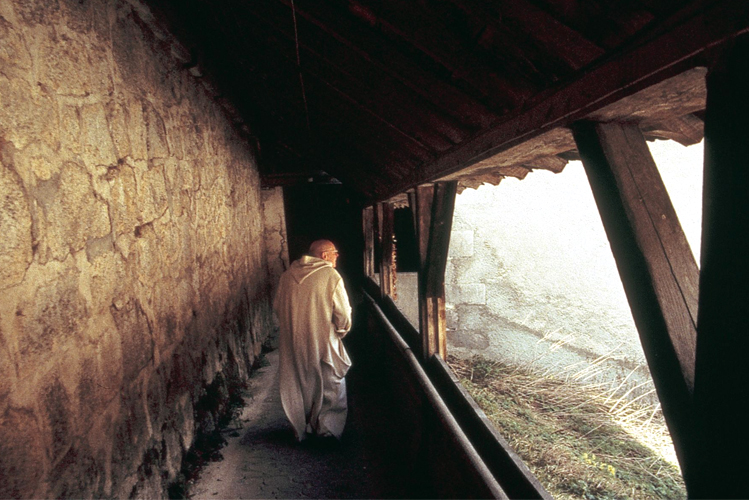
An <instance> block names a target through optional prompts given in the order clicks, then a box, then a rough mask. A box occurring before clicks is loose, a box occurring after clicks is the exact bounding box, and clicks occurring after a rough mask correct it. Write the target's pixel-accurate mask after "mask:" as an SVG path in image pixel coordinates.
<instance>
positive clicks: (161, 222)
mask: <svg viewBox="0 0 749 500" xmlns="http://www.w3.org/2000/svg"><path fill="white" fill-rule="evenodd" d="M154 26H155V25H153V24H152V20H151V19H150V18H149V13H148V10H147V9H145V8H144V7H143V6H142V5H141V4H139V3H138V2H137V1H136V0H127V1H125V0H119V1H118V0H112V1H106V0H92V1H86V2H80V1H78V0H32V1H28V0H23V1H22V0H0V238H2V241H1V242H0V478H2V479H0V497H2V498H19V497H36V498H56V497H78V498H82V497H116V498H122V497H128V496H131V495H134V496H139V497H163V496H165V488H166V485H167V483H169V482H170V481H172V480H174V479H175V477H176V476H177V474H178V472H179V467H180V463H181V459H182V456H183V453H184V452H185V451H186V450H187V449H188V448H189V447H190V446H191V445H192V443H193V441H194V438H195V435H196V432H200V431H210V430H211V428H212V426H213V425H215V421H214V419H215V416H216V415H217V413H218V412H219V410H220V409H221V405H222V404H225V403H226V396H227V394H226V391H227V390H229V389H230V385H231V381H232V380H241V379H242V378H244V377H246V375H247V373H248V371H249V370H250V369H251V367H252V365H253V363H254V361H255V358H256V356H257V355H258V354H259V352H260V348H261V343H262V342H263V340H264V339H265V337H266V335H267V334H268V331H269V329H270V328H271V314H270V307H269V295H270V287H271V282H270V280H269V271H268V262H267V259H268V255H267V254H266V245H265V241H266V240H267V238H264V232H263V231H264V230H263V216H262V210H263V204H262V200H261V192H260V185H259V177H258V172H257V167H256V161H255V158H254V157H253V153H252V151H251V150H249V149H248V147H247V146H246V143H245V142H244V141H243V140H242V139H241V138H240V137H239V136H238V135H237V133H236V132H235V130H234V129H233V128H232V125H231V122H230V121H229V120H228V119H227V118H226V116H225V114H224V112H223V111H222V109H221V108H220V107H218V106H217V105H216V104H215V103H214V102H213V100H212V99H211V98H210V97H209V95H208V94H207V92H206V89H205V88H204V86H203V85H201V84H200V82H199V81H198V80H196V79H195V78H194V77H193V76H191V75H190V74H189V73H188V72H187V70H185V69H184V68H183V65H182V64H180V62H178V61H177V60H176V59H175V58H174V57H173V54H174V53H175V51H176V52H179V51H180V48H179V46H176V45H174V44H173V42H171V41H170V40H171V38H170V37H169V35H168V34H167V33H165V32H163V31H159V30H156V29H155V28H154ZM274 210H276V209H274ZM276 216H277V215H276ZM282 226H283V225H282ZM277 243H279V244H280V242H277ZM273 252H275V253H278V252H279V249H278V248H275V249H274V250H273ZM272 265H273V266H275V265H276V262H275V261H274V262H273V263H272ZM274 269H275V268H274ZM271 272H272V273H275V272H276V271H275V270H272V271H271Z"/></svg>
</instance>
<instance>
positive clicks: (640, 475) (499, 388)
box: [446, 159, 701, 498]
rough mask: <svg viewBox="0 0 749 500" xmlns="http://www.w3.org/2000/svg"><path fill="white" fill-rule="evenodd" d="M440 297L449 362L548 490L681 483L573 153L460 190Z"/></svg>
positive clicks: (671, 487)
mask: <svg viewBox="0 0 749 500" xmlns="http://www.w3.org/2000/svg"><path fill="white" fill-rule="evenodd" d="M656 161H658V159H656ZM672 189H675V188H672ZM700 199H701V198H697V200H700ZM692 202H694V199H693V200H692ZM682 213H684V215H683V217H684V218H685V219H687V218H688V217H689V215H686V213H685V212H684V211H683V210H682ZM680 215H681V213H680ZM682 223H683V224H685V225H688V224H690V223H691V221H687V220H685V221H683V222H682ZM446 301H447V326H448V332H447V335H448V337H447V338H448V353H449V356H448V358H449V362H450V364H451V366H452V367H453V369H454V370H455V371H456V373H457V374H458V375H459V377H460V378H461V380H462V382H463V383H464V385H466V387H467V388H468V389H469V392H471V394H472V395H473V397H474V399H476V401H477V402H478V403H479V405H480V406H482V408H483V409H484V411H485V412H486V413H487V415H488V416H489V417H490V419H492V420H493V421H494V423H495V426H497V428H498V429H499V431H500V432H501V433H502V434H503V435H504V436H505V438H506V439H508V441H509V442H510V444H511V446H512V447H513V448H514V449H515V450H516V451H517V452H518V453H519V455H520V456H521V458H522V459H523V460H524V461H525V463H526V464H527V465H528V466H529V467H530V468H531V470H532V471H533V472H534V474H535V475H536V476H537V477H538V478H539V480H540V481H541V482H542V483H543V484H544V486H545V487H546V488H547V489H548V490H549V492H550V493H551V494H552V495H553V496H554V497H555V498H557V497H558V498H588V497H603V496H606V495H610V496H612V497H618V496H624V495H631V496H636V497H638V498H668V497H673V496H679V497H684V496H685V495H686V493H685V490H684V485H683V481H682V480H681V477H680V473H679V470H678V465H677V461H676V457H675V454H674V452H673V446H672V444H671V442H670V436H669V435H668V431H667V429H666V427H665V423H664V421H663V418H662V415H661V413H660V403H659V401H658V398H657V395H656V393H655V389H654V386H653V383H652V379H651V378H650V373H649V370H648V366H647V362H646V360H645V357H644V354H643V351H642V346H641V344H640V340H639V335H638V333H637V330H636V328H635V325H634V322H633V320H632V315H631V312H630V309H629V304H628V302H627V299H626V296H625V294H624V291H623V288H622V284H621V280H620V278H619V275H618V272H617V268H616V264H615V262H614V258H613V255H612V252H611V248H610V247H609V243H608V240H607V238H606V234H605V231H604V229H603V226H602V223H601V220H600V216H599V214H598V209H597V207H596V204H595V201H594V199H593V196H592V193H591V191H590V186H589V184H588V181H587V177H586V175H585V171H584V169H583V166H582V164H581V163H580V162H570V163H569V164H568V165H567V167H566V168H565V170H564V171H563V172H562V173H560V174H553V173H551V172H546V171H537V172H533V173H532V174H531V175H529V176H528V177H527V178H526V179H524V180H523V181H519V180H517V179H510V178H508V179H505V180H503V181H502V183H501V184H500V185H499V186H482V187H480V188H478V189H475V190H473V189H469V190H466V191H464V192H463V193H462V194H460V195H458V198H457V200H456V206H455V216H454V220H453V229H452V234H451V240H450V253H449V256H448V265H447V273H446ZM555 426H556V427H555Z"/></svg>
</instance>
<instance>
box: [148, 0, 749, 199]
mask: <svg viewBox="0 0 749 500" xmlns="http://www.w3.org/2000/svg"><path fill="white" fill-rule="evenodd" d="M148 4H149V5H150V6H151V8H152V9H153V11H154V12H155V13H156V14H157V15H158V16H160V17H161V18H163V19H164V20H165V21H166V22H167V23H168V24H169V26H170V29H171V30H172V31H173V32H174V33H175V34H176V35H177V37H178V38H179V39H180V40H181V42H182V43H183V44H184V46H185V47H186V48H187V49H188V50H189V52H190V55H189V56H185V62H186V64H188V65H189V66H190V67H191V68H192V71H193V74H195V75H196V76H199V77H200V78H202V79H203V81H204V83H205V85H206V87H207V88H209V89H210V90H211V91H212V92H214V94H215V96H216V98H217V99H219V100H221V101H223V103H224V105H225V106H226V108H227V110H228V111H229V113H230V114H231V116H232V117H233V119H234V120H235V121H236V123H237V126H238V127H239V128H240V129H241V130H243V131H244V133H245V136H246V137H247V139H248V140H250V141H253V142H255V143H256V144H257V146H258V149H259V158H260V168H261V174H262V178H263V182H264V183H265V184H266V185H285V184H289V183H294V182H307V181H308V180H309V179H313V180H318V181H319V180H322V181H328V180H330V178H331V177H333V178H335V179H337V180H339V181H340V182H342V183H343V184H345V185H346V186H348V187H349V188H351V190H352V191H353V192H354V193H356V194H358V195H359V196H360V197H361V198H360V200H361V202H362V203H369V202H373V201H380V200H385V199H389V198H391V197H392V196H394V195H396V194H398V193H402V192H404V191H405V190H407V189H409V188H412V187H414V186H416V185H418V184H420V183H424V182H428V181H433V180H436V179H441V178H452V179H458V180H459V181H460V183H461V184H462V185H463V186H476V185H478V184H480V183H481V182H493V183H496V182H498V181H499V180H500V179H501V178H502V177H503V176H507V175H511V176H516V177H523V176H524V175H525V174H526V173H527V172H528V171H530V170H531V169H536V168H541V169H550V170H553V171H559V170H561V169H562V168H563V167H564V165H565V164H566V162H567V161H568V160H569V159H571V158H575V156H576V146H575V144H574V141H573V140H572V136H571V134H570V133H569V132H568V131H567V129H566V128H565V127H566V126H567V125H569V124H570V123H572V122H573V121H575V120H579V119H583V118H591V119H597V120H608V121H610V120H626V121H637V122H639V123H640V124H641V128H642V129H643V130H644V131H645V132H646V134H647V135H648V136H649V137H653V138H654V137H662V138H673V139H676V140H679V141H680V142H683V143H685V144H689V143H694V142H697V141H699V140H700V138H701V137H702V117H703V115H702V112H703V110H704V107H705V84H704V76H705V73H706V70H705V69H704V67H705V66H708V65H709V62H710V60H711V53H712V51H714V50H716V49H717V48H719V47H720V45H721V44H722V43H724V42H726V41H728V40H730V39H731V38H732V37H734V36H735V35H737V34H740V33H743V32H745V31H747V29H748V27H749V6H747V3H746V1H745V0H712V1H707V0H698V1H694V0H692V1H689V0H495V1H489V0H405V1H404V0H377V1H376V0H243V1H240V0H211V1H208V0H149V1H148ZM654 85H655V86H654ZM625 98H626V99H625Z"/></svg>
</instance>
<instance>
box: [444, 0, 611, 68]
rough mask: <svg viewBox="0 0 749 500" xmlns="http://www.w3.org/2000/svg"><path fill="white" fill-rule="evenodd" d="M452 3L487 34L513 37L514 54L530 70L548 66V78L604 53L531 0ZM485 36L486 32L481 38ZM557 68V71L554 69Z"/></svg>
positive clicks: (456, 0) (457, 0) (454, 0)
mask: <svg viewBox="0 0 749 500" xmlns="http://www.w3.org/2000/svg"><path fill="white" fill-rule="evenodd" d="M451 3H453V4H455V6H456V8H458V9H460V10H464V11H466V12H467V13H469V15H470V16H471V17H473V18H474V19H476V22H478V23H480V24H481V25H483V26H484V32H485V33H486V32H494V33H499V34H501V36H502V37H503V38H508V39H511V40H512V42H511V44H512V45H514V48H513V50H514V51H515V52H516V53H515V54H514V57H515V58H517V59H519V60H521V61H525V65H526V66H527V67H528V69H527V70H526V71H530V72H535V71H537V70H538V69H539V68H546V69H548V70H550V73H548V74H547V76H546V78H548V75H549V74H552V75H555V76H556V77H558V78H559V77H561V76H562V74H563V73H566V72H568V71H569V70H576V69H579V68H582V67H583V66H586V65H588V64H590V63H591V62H592V61H594V60H595V59H597V58H599V57H600V56H602V55H603V54H604V50H603V49H602V48H601V47H598V46H597V45H596V44H595V43H593V42H591V41H590V40H588V39H587V38H585V37H584V36H583V35H582V34H581V33H579V32H577V31H575V30H573V29H572V28H570V27H569V26H567V25H565V24H563V23H562V22H560V21H559V20H558V19H556V18H555V17H554V16H552V15H551V14H550V13H548V12H546V11H545V10H543V9H541V8H539V7H537V6H536V5H534V4H533V3H531V2H529V1H527V0H514V1H512V2H492V1H491V0H480V1H474V2H465V1H462V0H451ZM485 36H486V35H485V34H484V33H482V35H481V38H482V39H483V38H485ZM490 36H491V35H490ZM518 42H521V43H518ZM508 45H509V44H508ZM492 48H494V49H497V48H498V47H496V46H493V47H492ZM539 49H540V50H539ZM531 51H532V52H531ZM555 67H557V68H556V69H557V72H556V74H555V73H554V71H553V70H554V69H555ZM560 71H561V72H562V74H560Z"/></svg>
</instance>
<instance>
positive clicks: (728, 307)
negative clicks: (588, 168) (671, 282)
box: [687, 35, 749, 498]
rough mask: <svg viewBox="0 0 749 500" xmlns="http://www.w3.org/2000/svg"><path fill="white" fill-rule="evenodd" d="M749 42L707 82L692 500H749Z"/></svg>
mask: <svg viewBox="0 0 749 500" xmlns="http://www.w3.org/2000/svg"><path fill="white" fill-rule="evenodd" d="M747 89H749V37H748V36H746V35H745V36H742V37H739V38H737V39H736V40H735V41H733V42H732V46H730V47H729V48H727V49H726V50H725V51H724V52H723V54H722V56H721V58H720V59H719V60H718V61H717V64H715V65H713V66H712V67H711V68H710V69H709V72H708V76H707V109H706V115H705V177H704V187H703V214H702V250H701V260H702V265H701V273H700V298H699V306H700V310H699V319H698V323H697V332H698V339H697V371H696V381H695V411H696V414H697V418H696V420H697V432H696V434H697V436H698V438H699V450H698V453H697V456H698V457H699V458H700V459H701V460H700V467H699V470H698V473H697V474H695V475H693V477H690V478H688V481H687V488H688V491H689V495H690V497H694V498H706V497H709V498H749V482H747V480H746V471H747V467H748V466H749V458H748V457H749V452H747V449H749V426H748V425H747V423H748V422H747V419H748V418H749V417H747V402H749V361H747V355H748V354H749V314H747V307H748V306H749V93H748V92H747Z"/></svg>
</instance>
